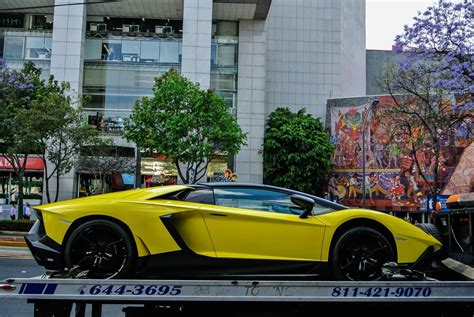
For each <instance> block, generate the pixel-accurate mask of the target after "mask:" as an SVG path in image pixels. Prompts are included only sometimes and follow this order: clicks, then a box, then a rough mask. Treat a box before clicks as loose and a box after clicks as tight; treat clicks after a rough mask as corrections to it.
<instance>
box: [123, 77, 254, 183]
mask: <svg viewBox="0 0 474 317" xmlns="http://www.w3.org/2000/svg"><path fill="white" fill-rule="evenodd" d="M124 136H125V138H126V139H127V140H129V141H133V142H135V143H136V144H137V145H138V146H139V147H140V148H141V149H145V150H147V151H150V152H155V153H157V154H163V155H165V156H166V157H168V158H172V159H173V160H174V164H175V165H176V167H177V169H178V174H179V177H180V178H181V180H182V181H183V182H184V183H195V182H196V181H198V180H199V179H200V178H201V177H202V175H203V174H204V173H205V172H206V170H207V165H208V163H209V159H210V158H211V157H212V156H213V155H215V154H216V153H226V154H229V155H235V154H236V153H237V152H238V151H239V149H240V147H241V146H242V144H244V142H245V139H246V136H245V134H244V133H243V132H242V130H241V129H240V126H239V125H238V124H237V122H236V119H235V118H234V117H233V116H232V115H231V114H230V113H229V105H228V104H227V103H226V102H225V100H224V99H223V98H221V97H220V96H218V95H217V94H216V93H215V92H214V91H212V90H206V91H204V90H201V89H200V88H199V85H198V84H195V83H193V82H191V81H189V80H188V79H186V78H184V77H182V76H181V75H180V74H179V73H177V72H176V71H175V70H173V69H172V70H169V71H168V72H166V73H165V74H163V75H162V76H160V77H158V78H156V79H155V85H154V87H153V97H151V98H148V97H144V98H142V100H141V101H137V102H136V103H135V106H134V108H133V113H132V115H131V116H130V118H128V119H127V120H126V121H125V131H124Z"/></svg>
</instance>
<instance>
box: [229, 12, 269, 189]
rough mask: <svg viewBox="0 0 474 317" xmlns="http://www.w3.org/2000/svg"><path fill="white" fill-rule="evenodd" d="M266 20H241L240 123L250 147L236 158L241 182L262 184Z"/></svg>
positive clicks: (238, 109) (238, 117) (238, 101)
mask: <svg viewBox="0 0 474 317" xmlns="http://www.w3.org/2000/svg"><path fill="white" fill-rule="evenodd" d="M265 63H266V61H265V21H261V20H240V23H239V65H238V83H237V84H238V91H237V121H238V123H239V124H240V126H241V127H242V130H243V131H244V132H246V133H248V135H247V145H246V146H243V147H242V149H241V150H240V152H239V153H238V154H237V157H236V168H235V171H236V173H237V174H238V176H239V177H238V180H239V182H252V183H262V180H263V179H262V178H263V160H262V156H261V155H260V154H259V151H260V150H261V148H262V144H263V134H264V126H265V84H266V79H265V78H266V72H265Z"/></svg>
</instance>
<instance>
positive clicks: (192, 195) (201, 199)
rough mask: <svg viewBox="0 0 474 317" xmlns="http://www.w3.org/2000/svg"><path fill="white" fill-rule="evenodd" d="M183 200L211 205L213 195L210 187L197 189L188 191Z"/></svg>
mask: <svg viewBox="0 0 474 317" xmlns="http://www.w3.org/2000/svg"><path fill="white" fill-rule="evenodd" d="M184 200H185V201H189V202H192V203H199V204H209V205H213V204H214V195H213V194H212V190H211V189H198V190H193V191H190V192H189V193H188V194H187V195H186V198H184Z"/></svg>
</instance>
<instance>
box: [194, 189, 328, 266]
mask: <svg viewBox="0 0 474 317" xmlns="http://www.w3.org/2000/svg"><path fill="white" fill-rule="evenodd" d="M214 199H215V205H203V207H201V209H200V212H201V213H202V215H203V217H204V220H205V222H206V225H207V227H208V230H209V233H210V236H211V240H212V243H213V245H214V248H215V250H216V255H217V257H219V258H240V259H242V258H247V259H267V260H290V261H319V260H320V259H321V245H322V242H323V237H324V230H325V226H324V224H323V223H322V222H321V221H319V220H318V218H317V217H312V216H310V217H308V218H306V219H301V218H300V217H299V214H300V213H301V212H302V210H301V208H299V207H298V206H296V205H295V204H293V203H292V202H291V199H290V194H289V193H287V192H283V191H278V190H273V189H265V188H252V187H239V188H235V187H221V188H214Z"/></svg>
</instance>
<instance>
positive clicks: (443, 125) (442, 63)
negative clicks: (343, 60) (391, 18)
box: [378, 0, 474, 202]
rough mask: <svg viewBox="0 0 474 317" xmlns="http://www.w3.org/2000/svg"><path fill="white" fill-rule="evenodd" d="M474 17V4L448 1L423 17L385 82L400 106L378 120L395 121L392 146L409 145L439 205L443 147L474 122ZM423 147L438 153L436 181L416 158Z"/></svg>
mask: <svg viewBox="0 0 474 317" xmlns="http://www.w3.org/2000/svg"><path fill="white" fill-rule="evenodd" d="M473 14H474V5H473V3H472V1H463V2H457V3H452V2H448V1H446V0H439V1H438V2H437V4H436V5H434V6H432V7H428V8H427V10H426V11H425V12H423V13H418V16H416V17H414V22H413V24H412V25H410V26H405V28H404V32H403V34H401V35H399V36H397V37H396V39H395V44H396V45H395V47H397V50H398V52H399V53H400V54H403V59H402V61H401V63H400V64H399V65H390V66H388V67H387V68H386V70H385V72H384V75H383V77H382V79H381V81H380V82H381V85H382V86H383V88H384V89H385V90H386V91H388V92H389V93H390V95H391V96H392V98H393V99H394V101H395V106H393V107H391V108H390V109H386V110H385V111H382V112H380V113H381V115H380V117H379V118H378V120H380V121H382V122H383V121H384V120H385V121H386V122H387V123H388V122H390V125H389V126H390V129H391V131H390V132H391V135H392V138H393V139H392V142H393V143H398V144H399V145H400V146H406V145H407V144H408V145H409V147H410V150H411V155H412V157H413V158H414V160H415V166H416V167H417V170H418V173H419V174H420V175H421V176H422V177H423V179H424V180H425V183H426V184H427V186H428V190H429V192H430V193H431V195H432V197H433V198H434V201H435V202H436V200H437V195H438V194H439V186H438V168H439V164H440V155H441V146H442V145H443V142H445V141H446V140H448V139H449V138H450V137H451V136H452V135H453V133H454V131H455V130H456V129H459V128H460V127H461V126H464V128H465V130H467V131H470V127H471V124H472V123H471V122H472V114H473V95H474V86H473V78H474V70H473V67H472V62H473V59H474V54H473V53H474V25H473ZM421 148H425V149H427V148H428V149H430V150H431V151H432V152H433V157H434V169H433V171H430V172H432V174H433V182H429V181H428V177H427V176H426V173H427V171H425V170H424V169H423V168H422V167H421V164H420V162H418V157H417V155H415V154H416V153H417V151H419V150H420V149H421Z"/></svg>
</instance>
